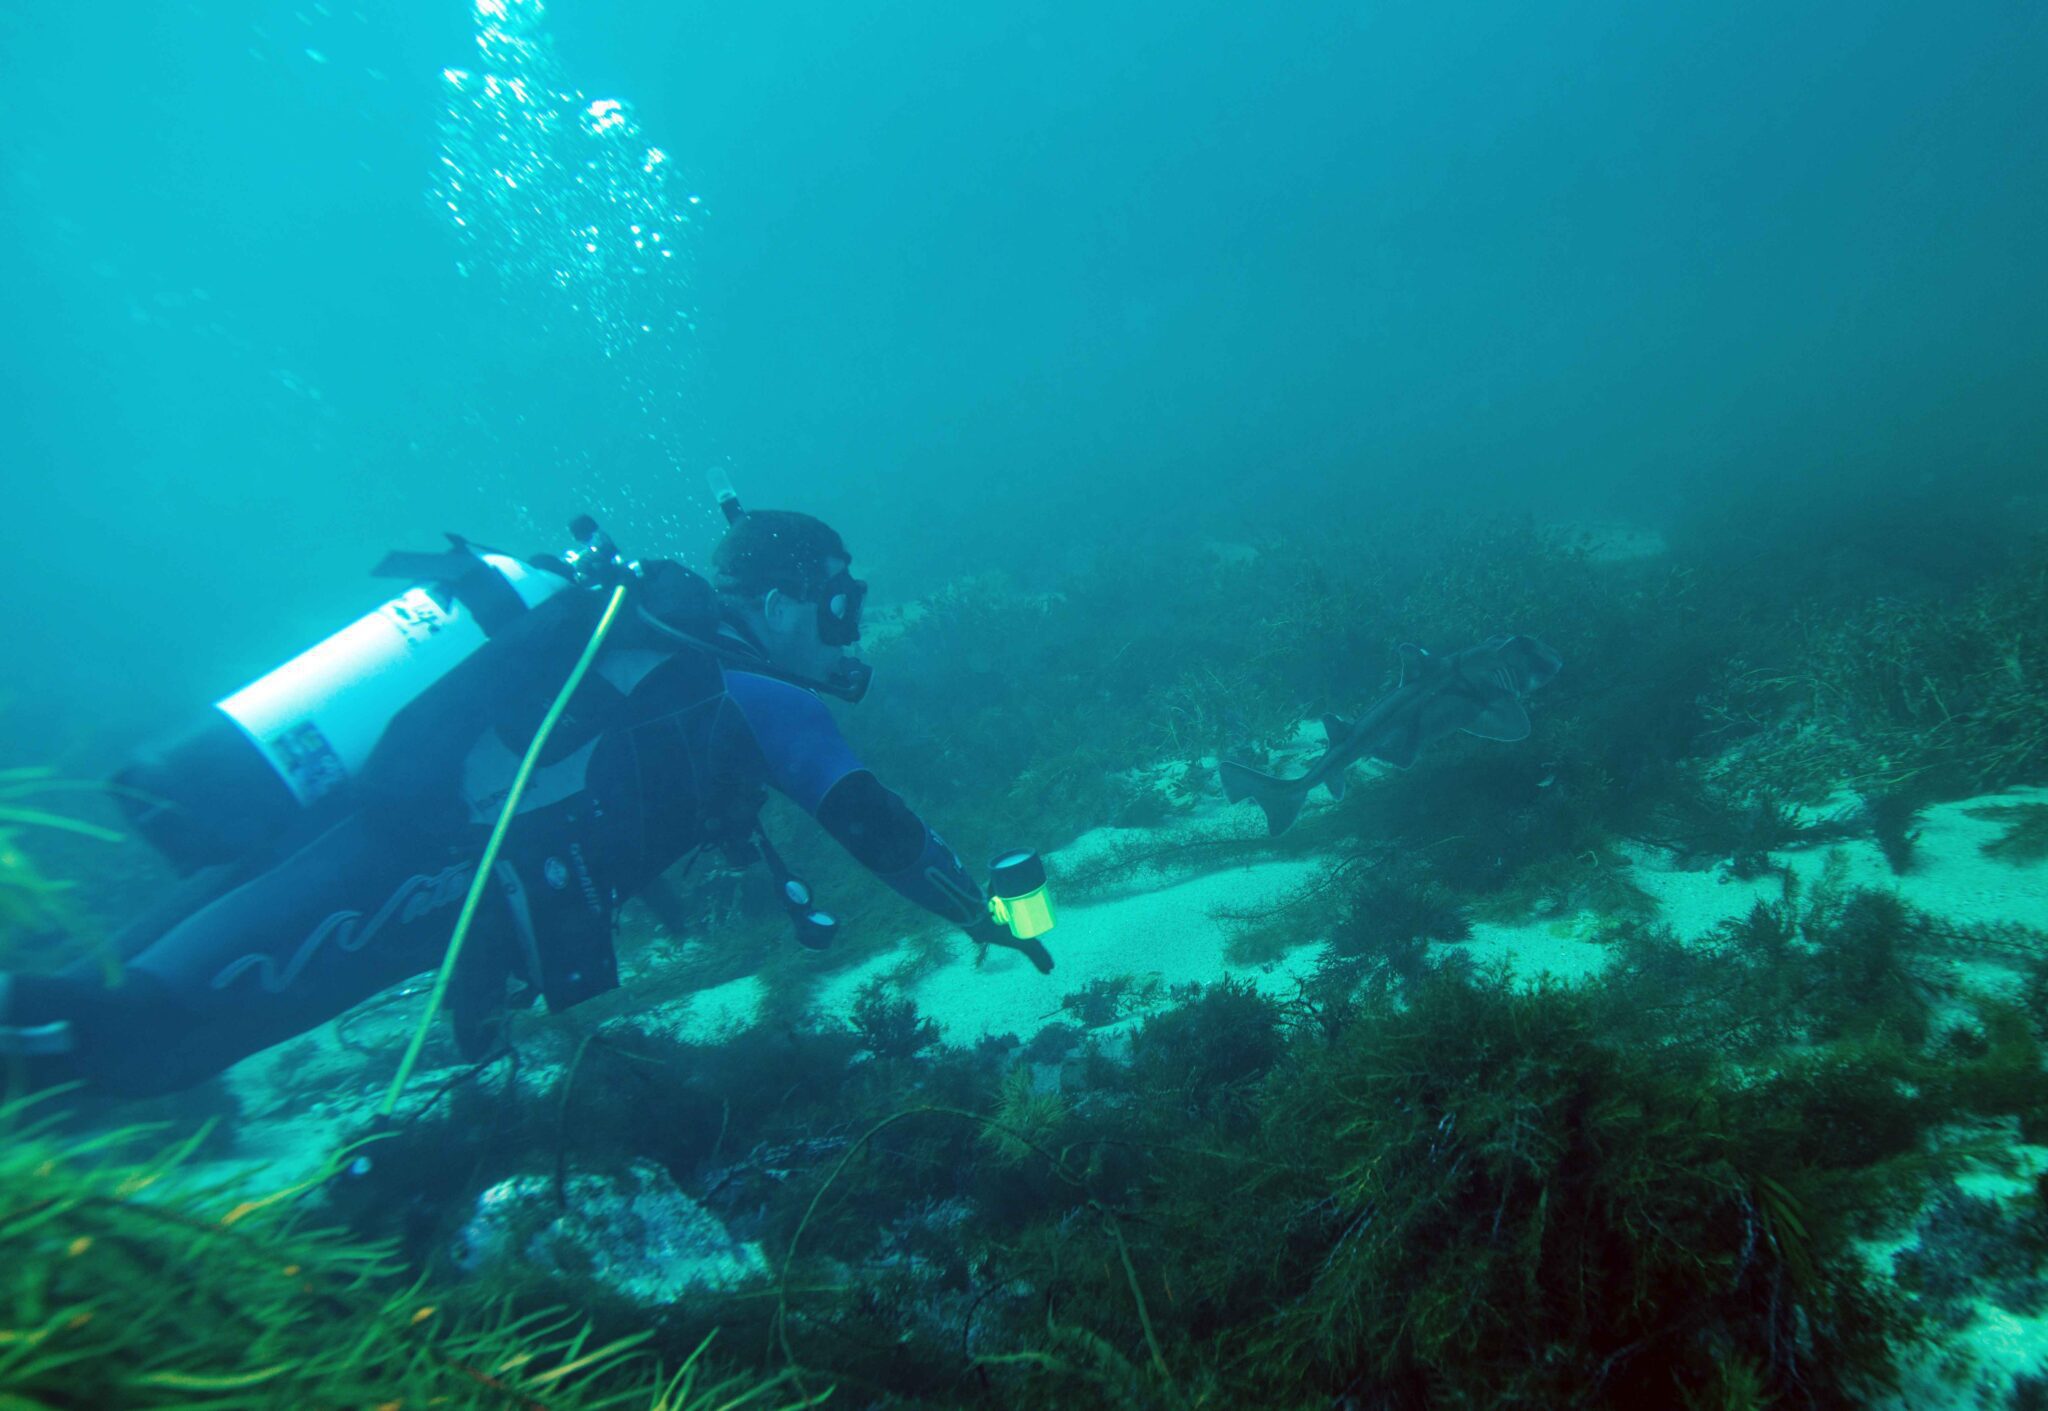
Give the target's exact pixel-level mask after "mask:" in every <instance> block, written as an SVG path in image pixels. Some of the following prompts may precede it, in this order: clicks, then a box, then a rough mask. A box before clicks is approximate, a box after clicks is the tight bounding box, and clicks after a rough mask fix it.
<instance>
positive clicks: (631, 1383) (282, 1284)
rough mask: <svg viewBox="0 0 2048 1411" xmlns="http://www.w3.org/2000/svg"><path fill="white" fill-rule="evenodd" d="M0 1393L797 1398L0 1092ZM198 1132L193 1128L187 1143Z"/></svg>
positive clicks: (8, 1396) (527, 1399)
mask: <svg viewBox="0 0 2048 1411" xmlns="http://www.w3.org/2000/svg"><path fill="white" fill-rule="evenodd" d="M0 1130H4V1131H5V1133H6V1136H5V1140H0V1251H4V1254H5V1257H4V1258H0V1310H4V1312H0V1399H5V1400H6V1401H7V1403H8V1404H9V1405H19V1406H23V1407H42V1406H48V1407H65V1406H133V1407H150V1406H165V1407H169V1406H193V1405H202V1404H203V1405H206V1406H210V1407H219V1408H224V1411H232V1409H233V1408H245V1407H246V1408H257V1407H265V1408H268V1407H343V1406H394V1405H405V1406H425V1405H437V1406H448V1407H456V1408H465V1407H467V1408H476V1411H485V1408H490V1409H491V1411H497V1408H507V1407H518V1408H522V1411H543V1408H560V1411H571V1408H599V1407H606V1408H611V1407H629V1406H645V1407H653V1408H663V1409H664V1411H685V1408H688V1409H689V1411H710V1408H713V1407H723V1406H739V1405H746V1404H755V1405H761V1406H764V1407H794V1406H803V1405H810V1404H813V1402H814V1401H815V1400H816V1399H817V1398H813V1397H806V1396H803V1395H799V1394H796V1393H793V1392H792V1391H791V1390H790V1389H789V1386H788V1383H787V1381H786V1379H777V1378H770V1379H767V1380H765V1381H763V1380H760V1379H752V1380H747V1379H736V1378H730V1377H723V1376H719V1375H717V1374H715V1373H714V1372H712V1370H711V1369H710V1367H709V1364H708V1362H707V1361H706V1359H705V1349H704V1348H703V1347H701V1346H700V1347H699V1348H697V1349H696V1351H695V1352H693V1353H692V1354H691V1355H689V1356H688V1358H687V1359H686V1360H685V1361H684V1362H683V1364H682V1365H681V1366H680V1367H679V1368H678V1369H677V1370H676V1371H674V1372H673V1373H669V1374H663V1373H662V1372H661V1371H660V1370H659V1369H658V1368H656V1367H655V1366H653V1365H652V1363H651V1362H650V1360H649V1359H648V1358H647V1357H646V1356H645V1353H644V1351H643V1350H642V1345H643V1344H645V1343H646V1342H647V1340H648V1338H649V1336H650V1334H648V1333H645V1332H642V1333H638V1334H628V1335H625V1336H623V1337H617V1338H612V1339H609V1340H602V1341H600V1340H598V1339H597V1338H595V1337H594V1336H593V1331H592V1329H591V1328H590V1326H589V1325H588V1324H587V1323H585V1322H584V1320H583V1319H581V1318H580V1317H577V1316H575V1315H571V1314H567V1313H563V1312H561V1311H559V1310H555V1311H546V1310H540V1311H533V1312H527V1313H521V1312H519V1311H518V1310H516V1309H514V1308H512V1307H510V1306H507V1305H505V1304H502V1303H499V1302H496V1301H494V1300H492V1299H490V1298H488V1297H484V1296H479V1295H478V1294H476V1293H473V1292H467V1291H463V1290H430V1289H428V1288H427V1287H425V1286H424V1285H422V1284H421V1283H419V1282H418V1281H416V1280H414V1279H412V1278H410V1277H407V1276H406V1275H405V1274H404V1273H403V1271H402V1269H401V1268H400V1267H399V1266H398V1265H397V1263H396V1262H395V1261H394V1259H393V1257H392V1253H391V1251H390V1250H389V1249H388V1248H386V1247H382V1246H378V1245H369V1244H363V1243H359V1242H357V1241H354V1240H352V1239H350V1238H349V1237H347V1236H345V1235H343V1234H339V1233H336V1232H332V1231H321V1230H316V1229H312V1228H309V1227H307V1226H306V1225H304V1223H303V1222H302V1221H301V1220H300V1219H299V1218H298V1217H297V1211H296V1208H295V1207H296V1205H297V1204H298V1201H297V1199H296V1198H295V1197H299V1196H303V1195H304V1194H305V1189H304V1188H300V1189H298V1190H288V1191H285V1192H280V1193H278V1194H277V1195H275V1196H271V1197H263V1198H258V1199H247V1198H240V1197H238V1196H237V1195H235V1194H234V1193H232V1192H230V1191H228V1190H227V1189H225V1188H218V1187H206V1186H204V1185H196V1184H194V1183H193V1182H192V1181H191V1180H190V1179H189V1178H188V1177H186V1176H184V1175H183V1173H182V1172H181V1171H180V1164H181V1162H182V1161H183V1159H184V1157H185V1156H186V1155H187V1154H188V1152H189V1151H190V1148H191V1146H192V1145H193V1144H194V1143H192V1142H188V1143H186V1144H184V1145H183V1146H179V1147H173V1148H170V1149H168V1150H166V1151H165V1152H164V1153H163V1154H162V1155H161V1156H159V1157H157V1158H156V1159H153V1160H150V1161H147V1162H143V1163H139V1164H138V1163H132V1162H125V1161H121V1160H118V1159H114V1158H111V1157H109V1156H108V1155H107V1154H106V1153H107V1152H108V1151H109V1150H111V1149H112V1148H114V1147H117V1146H121V1145H125V1144H129V1143H132V1142H134V1141H135V1140H136V1139H137V1136H138V1134H137V1133H136V1132H135V1131H133V1130H123V1131H117V1132H110V1133H105V1134H102V1135H101V1136H98V1137H94V1138H83V1137H76V1136H72V1137H66V1136H62V1135H59V1134H57V1133H56V1132H54V1131H53V1130H52V1129H51V1128H50V1127H49V1126H47V1125H46V1124H43V1123H40V1122H38V1121H37V1120H36V1115H35V1112H34V1110H33V1109H32V1108H30V1107H28V1106H26V1105H24V1104H21V1103H10V1104H7V1105H5V1106H4V1107H0ZM196 1140H197V1139H195V1142H196Z"/></svg>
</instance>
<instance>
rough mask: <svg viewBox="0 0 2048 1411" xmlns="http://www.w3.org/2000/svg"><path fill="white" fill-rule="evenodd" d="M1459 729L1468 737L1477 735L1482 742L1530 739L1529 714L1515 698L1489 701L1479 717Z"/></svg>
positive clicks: (1500, 698)
mask: <svg viewBox="0 0 2048 1411" xmlns="http://www.w3.org/2000/svg"><path fill="white" fill-rule="evenodd" d="M1459 728H1460V729H1462V730H1463V731H1464V732H1465V733H1466V734H1467V735H1477V736H1478V737H1479V738H1480V739H1482V740H1505V741H1509V742H1512V741H1515V740H1526V739H1528V738H1529V712H1528V711H1527V710H1526V709H1525V708H1524V707H1523V705H1522V703H1521V702H1520V701H1518V700H1516V699H1515V698H1514V697H1513V696H1501V697H1499V698H1497V699H1495V700H1491V701H1488V702H1487V703H1486V704H1485V705H1484V706H1482V707H1481V708H1480V710H1479V713H1478V714H1477V715H1475V716H1474V717H1473V718H1472V719H1471V720H1470V721H1469V722H1467V723H1466V724H1464V725H1462V726H1460V727H1459Z"/></svg>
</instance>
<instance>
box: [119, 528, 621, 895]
mask: <svg viewBox="0 0 2048 1411" xmlns="http://www.w3.org/2000/svg"><path fill="white" fill-rule="evenodd" d="M573 528H574V529H576V530H586V529H587V531H588V532H587V533H585V534H583V535H582V536H581V537H582V538H583V539H584V542H583V543H582V544H580V545H579V546H578V547H577V548H576V549H573V550H571V551H570V552H569V553H567V554H565V555H563V556H561V557H560V558H554V559H548V558H540V559H534V560H531V561H522V560H520V559H517V558H514V557H512V556H510V555H507V554H502V553H497V552H495V551H491V550H486V549H482V548H479V547H477V546H475V545H472V544H470V543H468V542H467V541H465V540H463V539H461V538H459V537H458V536H455V535H452V534H451V535H449V536H448V538H449V548H448V549H446V550H444V551H442V552H440V553H430V554H407V553H399V554H392V555H390V556H388V557H387V558H386V559H385V560H384V562H383V563H381V564H379V565H378V566H377V568H376V569H375V570H374V573H375V574H376V575H377V576H380V577H402V578H408V579H410V580H412V582H411V586H409V587H407V588H406V589H405V591H403V592H401V593H399V594H398V595H397V596H395V597H393V598H390V599H389V600H387V601H385V602H384V603H381V604H379V605H378V606H377V607H376V608H375V609H374V610H373V611H371V612H369V613H366V614H365V615H364V616H362V617H360V618H358V619H357V620H356V621H354V622H352V623H350V624H349V625H348V626H346V627H344V628H342V629H341V630H340V631H339V632H336V633H335V634H334V635H332V636H331V637H328V638H327V639H325V640H324V641H322V642H319V643H317V644H315V645H314V646H312V647H310V648H308V649H307V650H306V651H303V652H301V653H300V654H299V655H297V656H295V657H293V658H292V659H291V660H290V661H288V662H286V663H285V664H284V665H282V666H280V667H278V668H277V669H276V670H274V671H271V672H268V673H266V674H265V675H263V676H261V677H258V678H257V679H256V680H255V681H252V682H250V683H249V684H248V685H246V686H244V687H243V688H242V689H241V690H239V691H236V692H234V693H233V694H231V695H228V696H225V697H223V698H222V699H221V700H219V701H217V702H215V703H214V705H213V706H212V707H210V708H209V709H208V710H206V711H205V712H204V713H202V714H201V715H200V717H199V718H198V719H197V720H195V721H192V722H191V723H190V724H188V726H187V727H186V728H185V729H184V730H182V731H181V732H179V733H177V734H174V735H172V736H170V737H169V738H168V740H167V741H166V742H165V743H163V744H161V745H158V746H156V747H154V748H151V749H148V750H145V751H143V752H142V753H140V754H138V755H137V757H136V758H135V759H133V760H132V761H131V762H130V763H129V764H128V765H127V766H126V767H124V768H123V769H122V770H121V771H120V772H119V773H117V774H116V775H115V776H114V781H113V782H114V784H115V785H116V786H117V787H116V797H117V798H119V799H120V800H121V803H122V807H123V809H124V811H125V812H126V813H127V815H128V817H129V820H130V822H131V823H132V824H133V825H134V827H135V829H136V831H137V832H139V833H140V834H142V836H143V837H145V838H146V839H148V840H149V842H150V843H151V844H153V845H154V846H155V847H156V848H157V850H158V851H159V852H161V853H162V854H163V855H164V857H165V858H166V859H167V860H168V861H169V862H170V863H171V864H172V866H174V867H175V868H177V869H178V870H179V871H180V872H181V873H190V872H194V871H197V870H198V869H200V868H202V867H207V866H211V865H214V864H217V863H225V862H233V861H237V860H240V859H242V858H244V857H247V856H248V855H250V854H251V853H253V852H256V851H258V850H260V849H262V848H264V847H266V846H268V845H272V844H275V843H276V842H278V841H279V840H280V839H282V838H286V837H291V836H295V835H299V834H302V833H303V831H304V829H305V827H306V825H307V824H309V823H312V822H316V821H317V820H319V819H320V818H322V817H325V816H328V815H335V816H338V815H339V814H340V813H341V812H342V811H343V810H344V809H346V808H347V807H348V805H349V803H350V802H351V797H350V796H351V793H352V787H351V786H352V785H353V784H354V782H355V781H356V779H357V778H358V776H359V775H360V773H361V771H362V769H363V766H364V764H365V763H366V762H367V761H368V760H369V758H370V755H371V753H372V751H373V750H374V749H375V748H376V746H377V744H378V741H379V740H380V739H381V738H382V737H383V735H384V732H385V729H386V727H387V726H388V725H390V723H391V721H392V719H393V718H394V717H395V716H397V715H398V714H399V713H400V712H402V711H403V710H404V709H405V708H406V707H407V706H408V705H410V704H411V703H413V702H414V701H417V700H418V699H419V698H420V697H421V696H422V695H424V694H425V693H426V692H427V691H428V690H429V689H430V688H432V687H433V686H434V685H435V684H436V683H437V682H440V681H441V680H442V679H443V678H445V677H447V676H448V675H449V674H450V673H451V672H453V671H455V670H456V668H458V667H460V666H461V665H462V664H463V663H464V662H465V661H467V660H469V659H470V658H471V657H472V656H474V655H475V654H476V653H477V652H478V651H479V650H480V649H481V648H483V647H484V646H485V644H486V643H488V642H490V641H491V640H492V639H494V638H496V637H499V636H500V635H502V634H505V633H507V632H509V631H511V630H512V629H513V628H514V627H516V626H517V625H518V624H520V623H522V622H523V621H525V620H526V619H528V618H529V617H530V615H532V614H533V613H534V612H535V611H536V610H538V609H540V608H542V607H543V606H544V605H546V604H548V603H550V602H551V601H556V600H558V599H559V598H560V596H561V595H562V594H564V593H565V592H567V591H568V590H570V589H571V587H572V585H577V584H579V583H580V584H585V585H587V586H597V583H596V579H597V578H598V577H599V575H598V574H597V573H596V572H595V565H596V564H597V563H598V562H599V561H601V559H602V558H604V557H607V556H608V557H610V558H611V559H612V560H614V561H616V554H615V553H613V552H611V551H610V544H609V541H608V540H605V539H604V538H603V536H602V535H601V534H599V533H598V531H597V526H596V524H595V523H594V522H592V521H589V520H587V519H581V520H578V521H577V523H576V525H575V526H573ZM600 550H602V551H605V552H604V553H600V552H599V551H600ZM576 596H582V595H581V594H578V595H576Z"/></svg>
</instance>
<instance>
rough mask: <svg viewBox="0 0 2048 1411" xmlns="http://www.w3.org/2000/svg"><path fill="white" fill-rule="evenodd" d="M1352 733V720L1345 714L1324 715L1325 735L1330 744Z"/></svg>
mask: <svg viewBox="0 0 2048 1411" xmlns="http://www.w3.org/2000/svg"><path fill="white" fill-rule="evenodd" d="M1350 733H1351V722H1350V721H1348V720H1346V719H1345V718H1344V717H1343V716H1341V715H1326V716H1324V717H1323V736H1324V738H1325V739H1327V740H1328V741H1329V742H1330V744H1332V745H1335V744H1336V743H1337V742H1338V741H1340V740H1342V739H1343V738H1344V737H1345V736H1347V735H1349V734H1350Z"/></svg>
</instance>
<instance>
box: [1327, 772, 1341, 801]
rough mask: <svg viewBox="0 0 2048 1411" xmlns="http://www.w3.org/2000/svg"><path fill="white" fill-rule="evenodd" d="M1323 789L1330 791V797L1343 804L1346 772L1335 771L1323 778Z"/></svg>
mask: <svg viewBox="0 0 2048 1411" xmlns="http://www.w3.org/2000/svg"><path fill="white" fill-rule="evenodd" d="M1323 787H1324V788H1325V789H1328V790H1329V791H1330V797H1331V798H1333V799H1336V800H1337V801H1338V802H1340V803H1341V802H1342V801H1343V799H1344V771H1343V770H1341V769H1333V770H1331V771H1330V772H1329V773H1328V774H1326V775H1324V776H1323Z"/></svg>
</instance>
